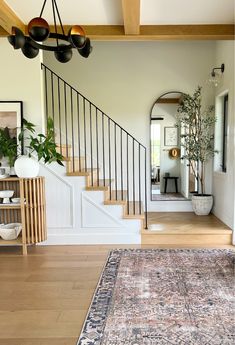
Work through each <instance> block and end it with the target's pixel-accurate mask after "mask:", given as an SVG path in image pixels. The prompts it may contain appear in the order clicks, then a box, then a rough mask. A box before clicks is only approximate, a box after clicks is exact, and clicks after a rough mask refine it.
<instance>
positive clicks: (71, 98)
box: [70, 88, 75, 172]
mask: <svg viewBox="0 0 235 345" xmlns="http://www.w3.org/2000/svg"><path fill="white" fill-rule="evenodd" d="M70 102H71V134H72V159H73V172H75V160H74V125H73V90H72V88H70Z"/></svg>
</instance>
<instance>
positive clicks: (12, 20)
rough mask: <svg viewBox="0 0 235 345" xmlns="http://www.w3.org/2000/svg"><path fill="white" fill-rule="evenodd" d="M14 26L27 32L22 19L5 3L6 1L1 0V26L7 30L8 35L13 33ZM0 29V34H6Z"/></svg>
mask: <svg viewBox="0 0 235 345" xmlns="http://www.w3.org/2000/svg"><path fill="white" fill-rule="evenodd" d="M12 26H16V27H17V28H19V29H20V30H22V31H23V32H25V25H24V23H23V22H22V20H21V19H20V18H19V17H17V15H16V14H15V13H14V12H13V11H12V9H11V8H10V7H9V6H8V5H7V4H6V3H5V1H3V0H0V27H1V28H2V29H3V30H4V31H5V32H7V35H9V34H11V29H12ZM2 29H1V30H0V35H1V36H2V35H4V32H3V33H2Z"/></svg>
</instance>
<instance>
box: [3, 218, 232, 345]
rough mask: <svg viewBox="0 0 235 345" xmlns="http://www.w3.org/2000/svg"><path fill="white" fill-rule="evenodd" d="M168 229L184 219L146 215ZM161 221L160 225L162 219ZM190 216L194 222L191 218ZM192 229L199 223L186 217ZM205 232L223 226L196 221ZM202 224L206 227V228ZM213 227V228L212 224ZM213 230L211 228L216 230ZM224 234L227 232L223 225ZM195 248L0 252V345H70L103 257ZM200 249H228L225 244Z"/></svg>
mask: <svg viewBox="0 0 235 345" xmlns="http://www.w3.org/2000/svg"><path fill="white" fill-rule="evenodd" d="M159 216H160V217H161V223H162V224H164V223H165V224H166V225H165V226H167V227H168V229H170V221H169V220H168V219H169V218H171V225H173V224H177V226H178V227H180V224H181V226H182V228H184V229H185V228H186V227H187V226H188V224H189V223H190V215H186V216H185V218H184V217H183V218H182V217H181V216H182V215H180V218H179V214H178V215H175V218H174V215H173V214H168V217H167V215H162V216H161V215H159V214H158V215H156V218H155V219H154V216H151V219H152V224H153V223H154V222H157V221H159ZM164 217H165V220H164ZM191 217H194V216H192V215H191ZM191 221H192V224H193V225H192V226H193V227H194V229H200V227H201V223H200V221H199V220H197V223H195V222H194V221H193V218H191ZM202 222H203V223H204V225H205V227H206V228H207V230H208V229H214V228H215V227H217V226H218V228H220V229H221V227H222V228H223V227H224V225H221V223H220V222H219V221H218V222H217V220H216V219H215V218H213V217H212V218H211V221H210V219H207V221H206V220H205V219H204V220H202ZM206 223H207V224H206ZM216 224H217V225H216ZM218 228H217V229H218ZM224 229H227V228H226V226H225V227H224ZM141 247H142V248H168V247H172V248H179V247H180V248H189V247H193V248H201V246H200V245H197V246H190V245H170V246H169V245H168V246H167V245H143V246H141V245H97V246H31V247H29V250H28V252H29V254H28V256H27V257H23V256H22V255H21V248H16V247H0V276H1V283H0V345H75V344H76V341H77V338H78V336H79V333H80V331H81V328H82V325H83V322H84V319H85V316H86V313H87V311H88V308H89V305H90V303H91V300H92V296H93V293H94V290H95V288H96V285H97V282H98V280H99V277H100V274H101V272H102V269H103V265H104V263H105V261H106V257H107V255H108V252H109V251H110V250H112V249H114V248H141ZM206 247H208V248H212V247H216V248H234V247H233V246H229V245H224V246H221V245H217V246H209V245H207V246H206Z"/></svg>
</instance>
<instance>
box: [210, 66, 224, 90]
mask: <svg viewBox="0 0 235 345" xmlns="http://www.w3.org/2000/svg"><path fill="white" fill-rule="evenodd" d="M224 69H225V65H224V63H222V64H221V66H220V67H214V68H213V69H212V71H211V73H210V76H209V79H208V82H209V83H211V84H213V85H214V86H215V87H217V86H218V85H219V83H220V81H221V78H222V75H223V73H224Z"/></svg>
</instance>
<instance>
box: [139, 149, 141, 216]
mask: <svg viewBox="0 0 235 345" xmlns="http://www.w3.org/2000/svg"><path fill="white" fill-rule="evenodd" d="M140 151H141V146H140V143H139V214H141V172H140V171H141V167H140V162H141V156H140Z"/></svg>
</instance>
